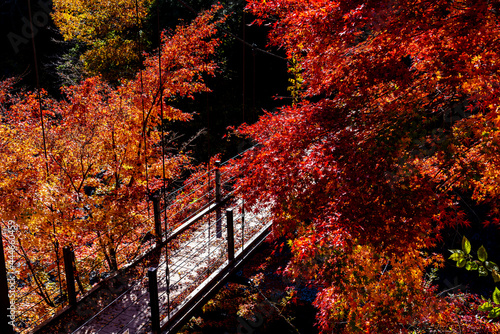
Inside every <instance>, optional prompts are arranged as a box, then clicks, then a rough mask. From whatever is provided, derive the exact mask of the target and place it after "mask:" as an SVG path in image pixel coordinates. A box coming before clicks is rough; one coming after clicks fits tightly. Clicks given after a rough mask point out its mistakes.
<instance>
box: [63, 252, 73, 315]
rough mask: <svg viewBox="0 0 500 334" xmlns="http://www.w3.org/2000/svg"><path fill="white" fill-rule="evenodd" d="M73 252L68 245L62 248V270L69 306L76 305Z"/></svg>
mask: <svg viewBox="0 0 500 334" xmlns="http://www.w3.org/2000/svg"><path fill="white" fill-rule="evenodd" d="M74 256H75V254H74V253H73V251H72V250H71V248H69V247H68V246H65V247H64V248H63V258H64V272H65V274H66V289H67V290H68V301H69V304H70V305H71V306H74V305H76V289H75V271H74V268H73V258H74Z"/></svg>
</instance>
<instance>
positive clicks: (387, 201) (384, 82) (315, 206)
mask: <svg viewBox="0 0 500 334" xmlns="http://www.w3.org/2000/svg"><path fill="white" fill-rule="evenodd" d="M248 3H249V4H248V7H247V8H248V10H250V11H251V12H252V13H253V14H254V15H256V16H257V17H258V21H259V22H260V23H263V24H267V25H270V26H271V27H272V29H271V33H270V39H271V44H274V45H276V46H278V47H280V48H282V49H284V50H285V51H286V52H287V56H288V59H289V60H290V64H293V67H292V69H293V71H292V74H293V75H295V76H296V78H298V79H300V81H301V87H300V91H301V96H300V98H301V99H300V100H301V101H300V102H299V103H297V104H296V105H294V106H291V107H286V108H283V109H282V110H281V111H280V112H278V113H269V114H267V115H266V116H264V117H262V118H261V119H260V120H259V122H257V123H256V124H254V125H250V126H244V127H242V128H240V130H239V131H240V133H241V134H242V135H248V136H250V137H251V138H253V139H254V140H255V141H256V142H258V143H259V144H260V145H261V146H260V148H259V149H255V150H254V151H253V152H251V153H250V154H248V155H247V157H246V159H245V162H244V166H245V169H244V173H245V174H246V175H247V177H246V178H244V179H242V182H241V186H242V187H243V189H244V194H245V195H246V197H247V199H248V200H249V201H253V202H259V201H264V202H266V203H273V214H274V219H275V222H276V226H277V228H278V230H279V231H281V234H282V235H284V236H287V238H289V239H290V244H291V248H292V252H293V254H294V259H293V261H292V262H291V263H290V264H289V267H288V271H289V272H290V273H291V274H292V275H294V276H298V277H306V278H308V279H310V282H311V284H313V285H315V286H319V287H320V292H319V294H318V296H317V298H316V301H315V305H316V306H317V308H318V310H319V313H318V322H319V327H320V329H321V330H322V331H323V332H325V333H326V332H339V333H340V332H342V333H344V332H345V333H357V332H365V333H416V332H418V333H420V332H426V333H427V332H432V333H434V332H435V333H448V332H453V333H465V332H468V333H479V332H481V333H490V332H495V331H498V328H499V327H498V325H497V324H495V323H494V322H493V323H491V321H490V319H488V318H487V317H486V315H487V314H486V313H482V312H481V311H480V310H478V307H477V306H478V305H479V304H477V303H476V304H474V303H473V302H472V301H471V300H473V298H472V299H471V298H468V297H467V298H463V297H456V296H455V297H449V298H445V297H446V295H447V294H446V293H443V294H440V293H439V292H438V291H436V290H435V289H436V288H435V287H433V285H434V284H435V282H433V281H432V280H431V279H430V278H429V277H430V276H429V274H430V273H431V269H432V268H434V270H436V269H437V268H439V267H441V266H443V265H444V260H443V256H442V255H440V254H434V253H433V250H435V249H439V248H440V247H442V246H441V245H442V241H443V239H442V231H443V230H444V229H448V231H449V230H450V229H451V230H454V229H456V228H459V227H461V226H466V225H468V224H469V222H468V221H467V214H473V213H472V211H471V210H473V208H472V207H471V206H474V204H477V203H482V204H485V205H488V207H489V208H490V209H489V212H488V215H489V216H488V220H492V221H497V218H498V209H497V207H498V198H499V197H498V189H499V188H498V181H499V180H498V175H499V174H498V170H500V169H499V167H500V166H499V160H498V156H499V155H498V153H499V152H498V148H499V145H498V143H499V141H498V140H499V138H500V137H499V133H498V124H497V122H498V119H499V116H498V113H499V111H500V101H499V96H500V95H499V93H500V91H499V90H500V78H499V74H500V62H499V61H498V57H499V56H500V39H499V36H500V31H499V29H500V24H499V23H500V5H499V4H498V2H497V1H418V2H407V1H389V2H380V1H342V0H341V1H327V0H310V1H298V0H266V1H261V0H250V1H249V2H248ZM297 68H300V70H301V71H300V75H297ZM464 202H467V203H469V204H468V205H469V208H467V207H466V205H464V204H463V203H464ZM457 231H460V230H457ZM444 255H445V256H448V255H449V254H444ZM438 273H439V271H438ZM438 276H439V274H438ZM458 305H461V307H459V306H458Z"/></svg>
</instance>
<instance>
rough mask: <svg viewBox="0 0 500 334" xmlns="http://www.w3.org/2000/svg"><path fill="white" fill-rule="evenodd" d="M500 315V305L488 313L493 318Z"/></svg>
mask: <svg viewBox="0 0 500 334" xmlns="http://www.w3.org/2000/svg"><path fill="white" fill-rule="evenodd" d="M499 316H500V307H495V308H493V310H491V311H490V313H488V318H490V319H493V318H498V317H499Z"/></svg>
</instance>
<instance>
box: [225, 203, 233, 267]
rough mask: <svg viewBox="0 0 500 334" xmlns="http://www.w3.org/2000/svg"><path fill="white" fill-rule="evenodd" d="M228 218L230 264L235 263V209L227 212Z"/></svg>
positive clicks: (228, 256)
mask: <svg viewBox="0 0 500 334" xmlns="http://www.w3.org/2000/svg"><path fill="white" fill-rule="evenodd" d="M226 218H227V258H228V260H229V263H231V262H233V261H234V222H233V209H227V210H226Z"/></svg>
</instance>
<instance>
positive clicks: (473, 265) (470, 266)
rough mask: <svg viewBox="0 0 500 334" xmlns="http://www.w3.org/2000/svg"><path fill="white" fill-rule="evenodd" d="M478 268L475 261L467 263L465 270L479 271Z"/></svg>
mask: <svg viewBox="0 0 500 334" xmlns="http://www.w3.org/2000/svg"><path fill="white" fill-rule="evenodd" d="M478 267H479V266H478V265H477V263H476V262H475V261H467V263H466V264H465V269H467V270H477V268H478Z"/></svg>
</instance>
